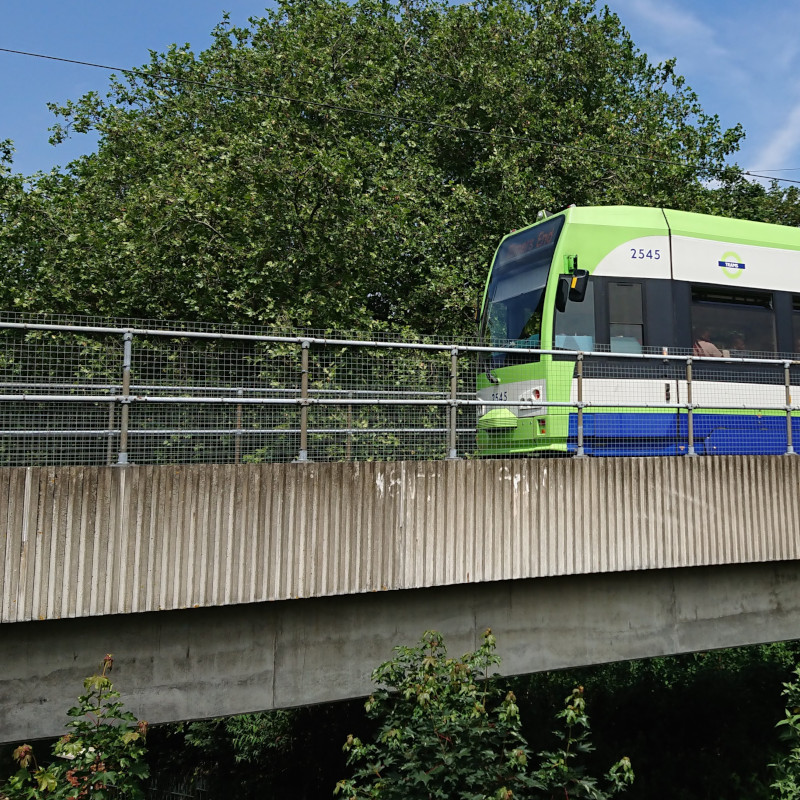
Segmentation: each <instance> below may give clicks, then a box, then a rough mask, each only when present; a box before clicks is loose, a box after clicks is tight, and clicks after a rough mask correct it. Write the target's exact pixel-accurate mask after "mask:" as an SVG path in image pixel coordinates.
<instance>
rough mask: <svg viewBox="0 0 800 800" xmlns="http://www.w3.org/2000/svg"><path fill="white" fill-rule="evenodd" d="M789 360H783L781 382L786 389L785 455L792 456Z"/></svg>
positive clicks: (793, 453)
mask: <svg viewBox="0 0 800 800" xmlns="http://www.w3.org/2000/svg"><path fill="white" fill-rule="evenodd" d="M791 364H792V362H791V361H784V362H783V383H784V386H785V389H786V455H787V456H793V455H795V452H794V443H793V441H792V376H791V373H790V371H789V368H790V367H791Z"/></svg>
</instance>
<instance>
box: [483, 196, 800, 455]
mask: <svg viewBox="0 0 800 800" xmlns="http://www.w3.org/2000/svg"><path fill="white" fill-rule="evenodd" d="M479 331H480V336H481V340H482V344H483V345H484V346H485V348H486V352H485V353H484V354H483V356H482V358H481V361H480V365H479V372H478V379H477V396H478V399H479V401H482V405H480V406H479V413H478V420H477V441H478V453H479V455H487V456H502V455H512V454H537V453H538V454H558V453H564V454H569V453H575V452H578V451H580V452H581V453H585V454H586V455H607V456H615V455H668V454H682V453H684V454H685V453H687V452H692V453H698V454H703V453H707V454H712V453H717V454H725V453H765V454H766V453H782V452H786V451H787V430H786V416H787V410H788V409H787V402H788V401H787V397H788V384H789V383H791V384H792V385H796V386H798V385H800V362H798V364H797V366H796V367H795V366H794V365H793V364H790V363H788V362H790V361H793V360H794V359H798V358H800V356H799V355H797V353H798V352H800V229H798V228H791V227H785V226H780V225H771V224H766V223H760V222H752V221H744V220H736V219H729V218H723V217H714V216H709V215H704V214H694V213H689V212H683V211H674V210H669V209H661V208H640V207H632V206H609V207H575V206H573V207H570V208H567V209H565V210H563V211H561V212H559V213H557V214H553V215H547V214H543V218H542V219H541V220H540V221H538V222H537V223H536V224H534V225H531V226H529V227H526V228H524V229H522V230H519V231H515V232H514V233H512V234H509V235H508V236H506V237H505V238H504V239H503V240H502V241H501V243H500V245H499V247H498V248H497V251H496V253H495V256H494V259H493V262H492V265H491V270H490V272H489V275H488V278H487V281H486V288H485V292H484V296H483V301H482V303H481V306H480V310H479ZM532 350H533V351H534V352H531V351H532ZM536 351H538V352H536ZM658 356H661V357H660V358H659V357H658ZM687 367H688V369H687ZM784 367H785V368H784ZM787 376H788V377H787ZM798 396H799V397H800V392H798ZM504 403H507V405H503V404H504ZM799 409H800V407H799ZM788 414H789V416H790V417H792V418H791V420H790V423H789V425H790V428H791V431H790V432H789V442H790V444H791V438H792V433H794V432H795V425H796V426H797V431H796V433H797V434H798V435H797V437H796V439H797V441H800V417H798V419H797V420H795V419H794V417H793V412H792V411H791V410H788ZM579 423H580V425H579ZM579 431H580V435H579ZM789 450H790V451H791V447H790V448H789Z"/></svg>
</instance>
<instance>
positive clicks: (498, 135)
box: [0, 47, 800, 184]
mask: <svg viewBox="0 0 800 800" xmlns="http://www.w3.org/2000/svg"><path fill="white" fill-rule="evenodd" d="M0 52H2V53H11V54H14V55H21V56H27V57H30V58H41V59H45V60H48V61H58V62H61V63H65V64H75V65H77V66H83V67H93V68H95V69H102V70H106V71H108V72H120V73H122V74H123V75H133V76H135V77H138V78H144V79H150V80H163V81H168V82H171V83H177V84H186V85H189V86H200V87H204V88H208V89H216V90H221V91H236V92H239V93H241V94H250V95H253V96H255V97H262V98H264V99H267V100H279V101H282V102H286V103H295V104H300V105H306V106H310V107H313V108H321V109H326V110H329V111H339V112H344V113H348V114H360V115H363V116H370V117H375V118H378V119H385V120H387V121H390V122H401V123H404V124H409V125H419V126H423V127H428V128H434V129H439V130H447V131H451V132H454V133H460V134H469V135H474V136H485V137H487V138H495V139H503V140H506V141H517V142H526V143H528V144H536V145H540V146H542V147H554V148H555V147H557V148H562V149H565V150H573V151H576V152H582V153H591V154H593V155H607V156H614V157H616V158H621V159H627V160H629V161H646V162H648V163H651V164H661V165H664V166H672V167H681V168H686V167H691V168H692V169H694V170H695V171H696V172H704V171H708V168H705V169H703V168H699V167H692V165H690V164H688V163H686V162H681V161H671V160H669V159H661V158H653V157H652V156H645V155H641V154H638V153H620V152H618V151H616V150H613V149H610V148H602V147H586V146H585V145H576V144H565V143H563V142H554V141H546V140H543V139H534V138H533V137H531V136H523V135H520V134H514V133H502V132H499V131H487V130H483V129H481V128H468V127H463V126H459V125H451V124H448V123H446V122H434V121H433V120H421V119H416V118H414V117H405V116H399V115H396V114H389V113H387V112H384V111H372V110H370V109H364V108H355V107H352V106H344V105H339V104H338V103H325V102H322V101H319V100H308V99H306V98H299V97H290V96H287V95H279V94H273V93H271V92H265V91H263V90H261V89H256V88H253V87H246V86H237V85H232V84H217V83H212V82H211V81H203V80H195V79H192V78H184V77H179V76H174V75H167V74H164V73H158V72H152V71H148V70H141V69H129V68H125V67H114V66H110V65H108V64H99V63H96V62H93V61H81V60H78V59H72V58H63V57H61V56H52V55H47V54H44V53H33V52H30V51H26V50H14V49H12V48H8V47H0ZM786 169H787V170H789V169H795V168H794V167H791V168H786ZM770 171H771V172H782V171H784V170H783V169H775V170H770ZM743 174H745V175H748V176H750V177H752V178H763V179H765V180H773V181H779V182H782V183H797V184H800V180H794V179H792V178H781V177H777V176H773V175H760V174H757V173H755V172H752V171H750V170H743Z"/></svg>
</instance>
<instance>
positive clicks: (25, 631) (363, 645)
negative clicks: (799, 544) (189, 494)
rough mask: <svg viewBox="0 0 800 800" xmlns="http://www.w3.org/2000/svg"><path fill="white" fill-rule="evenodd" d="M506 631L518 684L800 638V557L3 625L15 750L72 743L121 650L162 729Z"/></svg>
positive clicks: (129, 680)
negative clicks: (428, 647)
mask: <svg viewBox="0 0 800 800" xmlns="http://www.w3.org/2000/svg"><path fill="white" fill-rule="evenodd" d="M487 627H491V628H492V629H493V631H494V632H495V633H496V635H497V638H498V652H499V653H500V655H501V656H502V659H503V662H502V665H501V667H500V671H501V672H502V673H503V674H507V675H511V674H523V673H529V672H537V671H542V670H549V669H561V668H565V667H573V666H580V665H587V664H596V663H603V662H608V661H617V660H625V659H632V658H642V657H649V656H656V655H666V654H672V653H683V652H692V651H696V650H706V649H714V648H720V647H730V646H736V645H745V644H755V643H759V642H767V641H780V640H786V639H794V638H800V562H798V561H790V562H780V563H761V564H745V565H733V566H730V565H729V566H715V567H694V568H688V569H669V570H666V569H665V570H652V571H645V572H636V573H631V572H628V573H608V574H595V575H580V576H571V577H554V578H540V579H526V580H509V581H502V582H495V583H480V584H466V585H458V586H448V587H439V588H430V589H415V590H407V591H390V592H380V593H371V594H359V595H348V596H338V597H325V598H318V599H306V600H294V601H280V602H265V603H252V604H246V605H232V606H223V607H210V608H198V609H190V610H179V611H162V612H151V613H141V614H124V615H109V616H99V617H94V618H80V619H64V620H49V621H43V622H21V623H15V624H7V625H4V626H3V628H2V638H3V641H2V650H3V651H4V659H3V663H4V674H3V675H2V676H0V741H3V742H16V741H21V740H25V739H34V738H39V737H44V736H53V735H60V734H61V733H63V732H64V725H65V723H66V722H67V717H66V714H65V712H66V710H67V708H69V707H70V706H71V705H72V704H73V702H74V700H75V698H76V697H77V695H78V694H79V692H80V690H81V687H82V680H83V678H84V677H86V676H87V675H89V674H91V673H92V672H93V671H94V670H96V669H97V667H98V666H99V663H100V661H101V659H102V657H103V656H104V655H105V654H106V653H113V654H114V659H115V660H114V671H113V674H112V678H113V680H114V682H115V685H116V687H117V688H118V689H119V690H120V691H121V693H122V696H123V700H124V701H125V703H126V706H127V708H128V709H129V710H131V711H133V712H134V713H135V714H136V715H137V716H138V717H140V718H142V719H147V720H148V721H150V722H151V723H157V722H167V721H177V720H187V719H199V718H204V717H212V716H222V715H227V714H234V713H242V712H250V711H260V710H266V709H272V708H281V707H290V706H297V705H310V704H313V703H322V702H327V701H334V700H341V699H345V698H352V697H358V696H363V695H367V694H369V692H370V691H371V689H372V684H371V682H370V679H369V676H370V672H371V671H372V669H373V668H374V667H375V666H377V665H378V664H379V663H381V662H383V661H385V660H387V659H389V658H390V657H391V654H392V647H393V646H394V645H397V644H412V643H414V642H415V641H416V640H418V639H419V637H420V635H421V634H422V633H423V631H425V630H427V629H436V630H439V631H441V632H442V633H444V634H445V636H446V641H447V644H448V648H449V649H450V651H451V652H453V653H456V654H459V655H460V654H461V653H463V652H466V651H467V650H470V649H473V648H474V647H476V646H477V644H478V643H479V642H480V638H481V634H482V633H483V631H484V630H485V629H486V628H487Z"/></svg>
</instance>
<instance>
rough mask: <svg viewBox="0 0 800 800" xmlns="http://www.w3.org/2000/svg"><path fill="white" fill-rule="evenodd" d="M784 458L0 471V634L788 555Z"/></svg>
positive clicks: (787, 463) (792, 467)
mask: <svg viewBox="0 0 800 800" xmlns="http://www.w3.org/2000/svg"><path fill="white" fill-rule="evenodd" d="M799 489H800V458H796V457H791V456H776V457H764V456H753V457H748V456H726V457H714V458H711V457H708V458H686V457H684V458H646V459H548V460H532V459H519V460H500V461H450V462H396V463H391V462H390V463H321V464H263V465H239V466H230V465H227V466H226V465H216V466H213V465H201V466H181V467H175V466H164V467H151V466H148V467H135V466H132V467H126V468H115V467H107V468H105V467H100V468H89V467H61V468H11V469H0V531H2V532H3V537H2V539H0V553H2V554H3V558H2V563H1V564H0V604H1V605H0V620H2V622H22V621H29V620H44V619H61V618H67V617H91V616H97V615H106V614H124V613H133V612H145V611H156V610H176V609H183V608H192V607H203V606H205V607H207V606H225V605H232V604H238V603H253V602H262V601H275V600H285V599H292V598H312V597H325V596H333V595H350V594H358V593H365V592H374V591H384V590H389V589H415V588H424V587H434V586H451V585H457V584H469V583H478V582H488V581H506V580H514V579H522V578H539V577H545V576H562V575H563V576H566V575H588V574H593V573H609V572H627V571H632V570H653V569H668V568H675V567H693V566H710V565H724V564H745V563H756V562H768V561H790V560H794V559H798V558H800V537H798V535H797V531H798V528H799V525H798V523H799V522H800V491H798V490H799Z"/></svg>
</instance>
